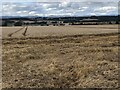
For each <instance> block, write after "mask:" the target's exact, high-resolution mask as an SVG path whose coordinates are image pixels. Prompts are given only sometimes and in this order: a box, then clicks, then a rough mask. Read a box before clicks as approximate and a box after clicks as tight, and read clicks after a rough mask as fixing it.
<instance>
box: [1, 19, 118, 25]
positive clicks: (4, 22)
mask: <svg viewBox="0 0 120 90" xmlns="http://www.w3.org/2000/svg"><path fill="white" fill-rule="evenodd" d="M63 23H65V22H63ZM67 23H68V22H67ZM52 24H53V25H54V26H55V24H58V23H57V22H53V23H52ZM86 24H88V25H92V24H94V25H99V24H119V22H118V21H114V22H112V21H109V22H94V23H92V22H69V25H86ZM23 25H41V26H48V25H49V24H48V23H47V22H44V21H42V22H36V21H34V22H31V23H30V22H27V23H25V22H23V21H16V22H15V21H7V20H5V21H3V22H2V26H23ZM60 25H61V24H60Z"/></svg>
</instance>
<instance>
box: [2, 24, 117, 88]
mask: <svg viewBox="0 0 120 90" xmlns="http://www.w3.org/2000/svg"><path fill="white" fill-rule="evenodd" d="M72 27H73V28H74V27H75V28H76V29H75V30H73V28H72ZM85 27H86V28H85ZM13 28H14V29H15V28H19V27H13ZM13 28H12V29H11V28H8V27H7V28H5V27H4V28H3V42H2V43H3V51H2V58H3V61H2V64H3V65H2V68H3V73H2V75H3V88H11V87H12V88H19V87H21V88H43V87H55V88H58V87H62V88H65V87H66V88H68V87H69V88H85V87H86V88H117V87H118V70H119V68H118V47H119V43H118V35H119V34H118V33H117V25H116V26H98V27H96V28H95V26H81V27H80V26H70V27H67V26H65V27H59V28H60V30H59V29H58V27H48V28H49V29H48V28H47V27H40V28H39V27H29V30H28V34H29V35H28V36H26V37H23V36H20V35H21V34H20V32H19V33H16V35H13V36H12V37H11V38H10V37H9V38H8V37H7V34H8V33H11V32H13ZM33 28H34V30H33ZM52 28H54V29H53V31H52ZM79 28H80V29H79ZM83 28H84V30H83ZM98 28H99V29H98ZM39 30H40V31H39ZM42 30H43V31H42ZM62 30H63V32H62ZM65 30H67V31H65ZM104 30H105V33H104ZM40 32H41V33H40ZM47 32H48V35H46V33H47ZM94 32H95V33H94ZM21 33H22V32H21ZM106 33H107V34H106ZM18 34H19V35H18ZM17 35H18V36H17ZM44 36H45V37H44Z"/></svg>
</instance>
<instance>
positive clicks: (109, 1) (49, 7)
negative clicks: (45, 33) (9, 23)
mask: <svg viewBox="0 0 120 90" xmlns="http://www.w3.org/2000/svg"><path fill="white" fill-rule="evenodd" d="M100 1H101V2H98V0H19V1H18V0H9V1H8V0H2V3H1V8H0V12H2V16H88V15H118V1H119V0H100Z"/></svg>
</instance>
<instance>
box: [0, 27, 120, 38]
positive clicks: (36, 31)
mask: <svg viewBox="0 0 120 90" xmlns="http://www.w3.org/2000/svg"><path fill="white" fill-rule="evenodd" d="M21 28H22V27H3V28H2V29H3V38H8V35H9V34H10V33H13V32H15V31H17V30H19V29H21ZM23 32H24V29H22V30H21V31H19V32H17V33H14V34H13V35H12V37H13V38H18V37H23V35H22V33H23ZM112 32H118V25H87V26H86V25H81V26H79V25H78V26H29V27H28V30H27V33H26V34H27V37H42V36H65V35H76V34H77V35H78V34H100V33H112Z"/></svg>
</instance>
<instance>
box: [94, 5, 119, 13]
mask: <svg viewBox="0 0 120 90" xmlns="http://www.w3.org/2000/svg"><path fill="white" fill-rule="evenodd" d="M115 10H117V7H115V6H105V7H100V8H97V9H95V10H94V11H95V12H111V11H115Z"/></svg>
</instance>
